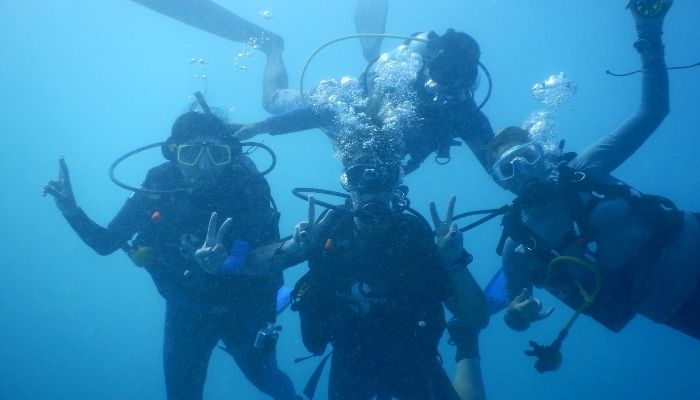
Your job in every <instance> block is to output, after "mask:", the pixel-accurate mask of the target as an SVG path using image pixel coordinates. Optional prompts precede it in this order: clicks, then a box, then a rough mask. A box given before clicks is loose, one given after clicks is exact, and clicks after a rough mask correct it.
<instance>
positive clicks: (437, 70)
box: [427, 52, 477, 90]
mask: <svg viewBox="0 0 700 400" xmlns="http://www.w3.org/2000/svg"><path fill="white" fill-rule="evenodd" d="M476 68H477V66H476V65H469V64H468V63H466V62H464V60H461V59H460V58H459V57H455V56H452V55H449V54H446V53H444V52H440V53H439V54H438V55H437V56H436V57H435V58H433V59H432V60H431V61H430V63H429V64H428V67H427V72H428V77H429V78H430V79H431V80H432V81H433V82H435V83H437V84H438V85H440V86H441V87H450V88H455V89H464V90H468V89H470V88H471V86H472V85H473V84H474V82H475V80H476V75H477V71H476Z"/></svg>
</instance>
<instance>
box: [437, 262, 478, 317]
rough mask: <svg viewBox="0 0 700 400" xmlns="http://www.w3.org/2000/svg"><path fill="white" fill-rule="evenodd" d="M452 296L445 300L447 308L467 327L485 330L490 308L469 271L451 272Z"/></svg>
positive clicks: (449, 274) (449, 273)
mask: <svg viewBox="0 0 700 400" xmlns="http://www.w3.org/2000/svg"><path fill="white" fill-rule="evenodd" d="M447 275H448V276H449V278H450V284H451V287H452V292H453V293H452V296H450V297H449V298H448V299H447V300H445V303H444V304H445V307H447V309H448V310H449V311H450V312H451V313H452V315H454V316H455V317H456V318H458V319H459V320H460V321H462V322H464V323H465V324H466V325H468V326H470V327H472V328H474V329H483V328H485V327H486V326H487V325H488V323H489V313H488V306H487V304H486V297H485V296H484V292H483V291H482V290H481V288H480V287H479V284H478V283H476V280H475V279H474V277H473V276H472V274H471V272H469V269H467V268H466V266H465V267H464V268H459V269H456V270H449V272H448V274H447Z"/></svg>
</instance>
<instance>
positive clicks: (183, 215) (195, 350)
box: [66, 162, 296, 400]
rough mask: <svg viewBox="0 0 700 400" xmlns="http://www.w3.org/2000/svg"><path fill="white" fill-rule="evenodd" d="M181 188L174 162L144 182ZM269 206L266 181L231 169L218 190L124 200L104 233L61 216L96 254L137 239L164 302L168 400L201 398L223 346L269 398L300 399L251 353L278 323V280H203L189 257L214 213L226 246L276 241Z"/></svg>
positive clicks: (271, 362) (268, 359)
mask: <svg viewBox="0 0 700 400" xmlns="http://www.w3.org/2000/svg"><path fill="white" fill-rule="evenodd" d="M183 186H184V184H183V182H182V177H181V174H180V172H179V170H178V167H177V165H175V163H174V162H168V163H165V164H162V165H160V166H158V167H156V168H153V169H151V170H150V171H149V172H148V176H147V178H146V181H145V183H144V184H143V187H144V188H147V189H155V190H172V189H178V188H182V187H183ZM270 200H271V197H270V189H269V186H268V184H267V181H266V180H265V179H264V178H263V177H262V175H260V174H259V173H257V172H251V171H249V170H248V169H247V168H246V167H244V166H242V165H240V164H238V163H232V168H231V170H230V173H229V174H227V175H226V176H225V177H224V178H223V179H222V182H220V185H218V187H217V190H216V192H210V193H201V192H192V193H190V192H188V191H173V192H171V193H169V194H163V195H149V194H143V193H140V192H139V193H136V194H134V195H133V196H132V197H130V198H129V199H128V200H127V201H126V203H125V204H124V206H123V207H122V209H121V210H120V211H119V213H118V214H117V216H116V217H115V218H114V219H113V220H112V222H110V224H109V225H108V227H107V228H103V227H101V226H99V225H98V224H96V223H95V222H93V221H91V220H90V219H89V218H88V217H87V215H85V213H83V212H82V211H81V210H78V212H76V213H74V214H71V215H67V216H66V217H67V218H68V221H69V223H70V224H71V226H72V227H73V228H74V229H75V231H76V232H77V233H78V235H80V237H81V238H82V239H83V240H84V241H85V243H87V244H88V245H89V246H90V247H92V248H93V249H94V250H95V251H97V252H98V253H99V254H102V255H106V254H110V253H113V252H114V251H116V250H118V249H119V248H126V247H125V246H127V244H126V243H127V241H128V240H130V239H132V237H133V236H134V235H136V236H135V238H134V239H133V240H132V242H131V245H132V247H133V249H134V258H136V257H137V256H136V254H140V257H141V258H142V259H143V258H149V259H150V261H149V262H147V265H145V268H146V270H147V271H148V272H149V273H150V275H151V277H152V278H153V281H154V282H155V284H156V287H157V288H158V291H159V292H160V294H161V295H162V296H163V297H164V298H165V299H166V301H167V311H166V320H165V334H164V335H165V337H164V348H163V361H164V369H165V377H166V388H167V393H168V399H187V400H192V399H201V398H202V392H203V388H204V382H205V379H206V372H207V365H208V363H209V357H210V355H211V351H212V350H213V348H214V347H215V346H216V344H217V343H218V342H219V340H221V341H223V342H224V344H225V345H226V347H227V349H228V350H229V352H230V353H231V354H232V355H233V357H234V358H235V360H236V363H237V364H238V365H239V367H240V368H241V370H243V372H244V373H245V375H246V376H247V377H248V379H250V381H251V382H252V383H253V384H255V386H257V387H258V388H259V389H260V390H261V391H263V392H264V393H266V394H268V395H270V396H272V397H273V398H275V399H295V398H296V397H295V392H294V388H293V385H292V382H291V381H290V379H289V378H288V377H287V376H286V375H285V374H284V373H283V372H282V371H280V370H279V369H278V367H277V362H276V355H275V353H274V352H272V353H265V352H262V351H260V350H258V349H256V348H255V347H254V346H253V343H254V340H255V335H256V334H257V332H258V330H260V329H261V328H263V327H264V326H265V324H266V322H273V321H274V320H275V312H276V310H275V308H276V293H277V290H278V289H279V287H280V286H281V284H282V276H281V275H278V276H274V277H271V278H262V277H251V276H247V275H240V274H228V275H226V274H223V275H209V274H207V273H206V272H204V271H203V270H202V269H201V268H200V267H199V265H198V264H197V262H196V260H195V259H194V252H195V250H196V249H197V248H199V247H200V246H201V245H202V243H203V241H204V238H205V237H206V233H207V224H208V221H209V216H210V215H211V213H212V212H213V211H217V212H218V213H219V216H220V217H221V221H223V219H225V218H228V217H231V218H233V220H234V224H233V226H232V229H231V230H230V234H229V236H228V237H227V238H226V245H227V247H228V248H231V246H233V244H234V242H235V241H237V243H238V244H239V245H240V244H243V247H248V248H250V249H254V248H255V247H257V246H260V245H264V244H268V243H271V242H274V241H276V240H278V239H279V229H278V214H277V212H276V211H275V210H274V209H273V208H272V207H271V206H270ZM144 254H145V256H144ZM242 254H243V253H242ZM242 257H243V258H245V254H243V255H242Z"/></svg>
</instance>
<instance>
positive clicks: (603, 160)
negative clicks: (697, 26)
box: [570, 19, 669, 175]
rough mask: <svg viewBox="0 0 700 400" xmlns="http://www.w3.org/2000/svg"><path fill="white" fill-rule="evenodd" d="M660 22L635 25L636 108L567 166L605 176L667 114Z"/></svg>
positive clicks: (638, 145)
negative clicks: (638, 84) (638, 100)
mask: <svg viewBox="0 0 700 400" xmlns="http://www.w3.org/2000/svg"><path fill="white" fill-rule="evenodd" d="M661 22H662V21H661V20H660V19H659V20H654V21H647V23H645V24H638V25H637V34H638V37H639V40H638V41H637V42H636V43H635V48H636V49H637V50H638V52H639V53H640V56H641V60H642V98H641V103H640V105H639V108H638V109H637V110H636V111H635V112H634V114H632V116H630V117H629V118H628V119H627V120H626V121H625V122H624V123H623V124H622V125H621V126H620V127H619V128H617V129H616V130H614V131H613V132H611V133H610V134H608V135H607V136H605V137H603V138H602V139H600V140H598V141H597V142H596V143H594V144H593V145H591V146H590V147H588V148H587V149H586V150H584V151H583V152H582V153H581V154H579V156H578V157H576V158H575V159H574V160H573V161H572V162H571V163H570V165H571V166H572V167H573V168H574V169H577V170H583V171H588V172H590V173H593V174H596V175H603V174H609V173H610V172H612V171H613V170H615V169H616V168H617V167H619V166H620V165H621V164H622V163H623V162H624V161H625V160H627V158H628V157H630V156H631V155H632V154H633V153H634V152H635V151H637V149H638V148H639V147H640V146H641V145H642V144H643V143H644V142H645V141H646V140H647V139H648V138H649V136H651V134H652V133H654V131H655V130H656V128H657V127H658V126H659V125H660V124H661V122H662V121H663V120H664V118H665V117H666V115H667V114H668V112H669V99H668V97H669V96H668V73H667V71H666V63H665V61H664V46H663V43H662V40H661Z"/></svg>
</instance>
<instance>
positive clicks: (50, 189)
mask: <svg viewBox="0 0 700 400" xmlns="http://www.w3.org/2000/svg"><path fill="white" fill-rule="evenodd" d="M47 194H50V195H51V196H53V198H54V200H55V201H56V206H57V207H58V209H59V210H61V212H62V213H64V214H65V213H69V212H73V211H75V210H77V208H78V205H77V203H76V202H75V196H74V195H73V187H72V186H71V183H70V174H69V173H68V166H67V165H66V160H65V159H64V158H63V156H61V157H60V158H59V159H58V180H50V181H48V182H46V184H45V185H44V190H43V192H42V194H41V195H42V196H46V195H47Z"/></svg>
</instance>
